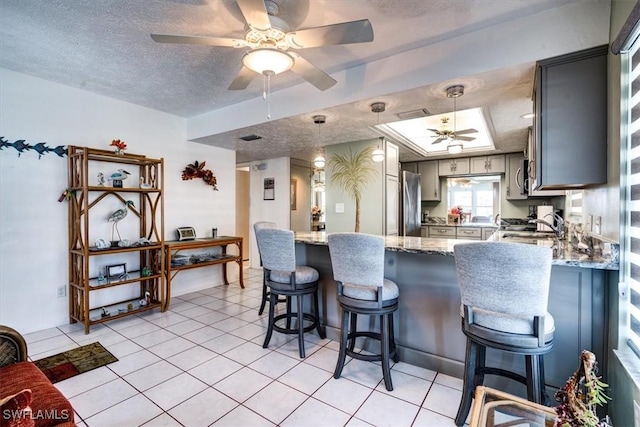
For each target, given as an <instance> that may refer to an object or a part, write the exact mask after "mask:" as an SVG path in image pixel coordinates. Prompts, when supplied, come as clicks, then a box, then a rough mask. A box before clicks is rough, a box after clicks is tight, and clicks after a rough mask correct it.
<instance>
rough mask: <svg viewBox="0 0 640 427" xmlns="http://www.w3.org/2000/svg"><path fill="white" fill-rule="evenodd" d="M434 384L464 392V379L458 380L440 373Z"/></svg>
mask: <svg viewBox="0 0 640 427" xmlns="http://www.w3.org/2000/svg"><path fill="white" fill-rule="evenodd" d="M434 382H436V383H438V384H442V385H446V386H447V387H451V388H455V389H456V390H460V391H462V378H456V377H452V376H449V375H445V374H440V373H439V374H438V375H436V379H435V381H434Z"/></svg>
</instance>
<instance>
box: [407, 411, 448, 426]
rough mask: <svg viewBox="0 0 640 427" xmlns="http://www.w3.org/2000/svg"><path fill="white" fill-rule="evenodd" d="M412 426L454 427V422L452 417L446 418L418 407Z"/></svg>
mask: <svg viewBox="0 0 640 427" xmlns="http://www.w3.org/2000/svg"><path fill="white" fill-rule="evenodd" d="M413 427H456V423H455V421H454V420H453V418H448V417H445V416H444V415H440V414H437V413H435V412H432V411H429V410H428V409H424V408H423V409H420V412H419V413H418V417H417V418H416V420H415V422H414V423H413Z"/></svg>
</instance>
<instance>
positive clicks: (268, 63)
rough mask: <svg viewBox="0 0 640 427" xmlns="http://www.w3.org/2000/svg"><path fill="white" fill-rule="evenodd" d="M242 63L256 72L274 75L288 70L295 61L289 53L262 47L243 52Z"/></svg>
mask: <svg viewBox="0 0 640 427" xmlns="http://www.w3.org/2000/svg"><path fill="white" fill-rule="evenodd" d="M242 63H243V64H244V66H245V67H247V68H248V69H250V70H251V71H254V72H256V73H258V74H263V75H276V74H280V73H283V72H285V71H287V70H290V69H291V67H293V64H294V63H295V61H294V59H293V57H292V56H291V55H289V54H288V53H286V52H284V51H282V50H278V49H273V48H269V47H263V48H258V49H253V50H250V51H248V52H247V53H245V54H244V56H243V57H242Z"/></svg>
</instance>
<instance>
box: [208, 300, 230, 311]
mask: <svg viewBox="0 0 640 427" xmlns="http://www.w3.org/2000/svg"><path fill="white" fill-rule="evenodd" d="M233 304H234V303H232V302H229V301H225V300H223V299H218V298H215V300H214V301H211V302H209V303H207V304H202V306H203V307H207V308H210V309H211V310H220V309H221V308H223V307H227V306H230V305H233Z"/></svg>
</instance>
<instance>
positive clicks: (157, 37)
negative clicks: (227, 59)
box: [151, 34, 247, 47]
mask: <svg viewBox="0 0 640 427" xmlns="http://www.w3.org/2000/svg"><path fill="white" fill-rule="evenodd" d="M151 38H152V39H153V40H154V41H155V42H157V43H178V44H199V45H207V46H224V47H245V46H246V45H247V43H246V42H245V41H244V40H242V39H229V38H226V37H207V36H175V35H170V34H151Z"/></svg>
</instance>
